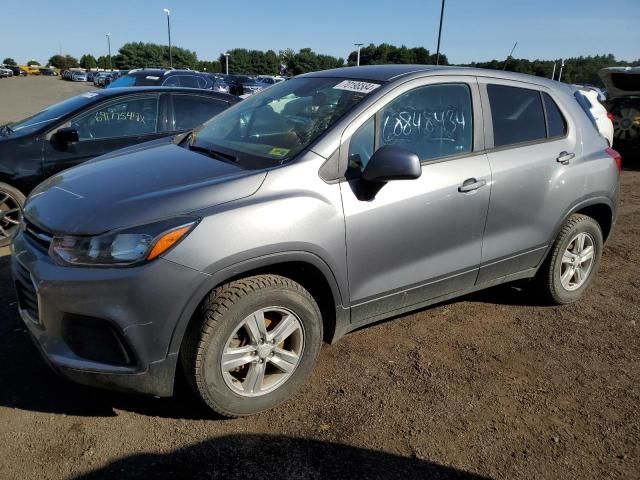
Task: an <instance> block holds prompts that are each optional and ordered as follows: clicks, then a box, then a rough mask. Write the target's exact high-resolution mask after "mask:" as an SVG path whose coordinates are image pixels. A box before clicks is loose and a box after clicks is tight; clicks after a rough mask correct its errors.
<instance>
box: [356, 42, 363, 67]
mask: <svg viewBox="0 0 640 480" xmlns="http://www.w3.org/2000/svg"><path fill="white" fill-rule="evenodd" d="M354 45H355V46H356V47H358V61H357V63H356V67H359V66H360V49H361V48H362V45H363V44H362V43H354Z"/></svg>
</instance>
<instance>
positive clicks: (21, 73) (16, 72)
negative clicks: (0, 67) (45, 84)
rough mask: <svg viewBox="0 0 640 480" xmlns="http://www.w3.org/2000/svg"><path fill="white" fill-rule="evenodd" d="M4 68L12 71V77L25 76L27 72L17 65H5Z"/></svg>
mask: <svg viewBox="0 0 640 480" xmlns="http://www.w3.org/2000/svg"><path fill="white" fill-rule="evenodd" d="M4 68H8V69H9V70H11V71H12V72H13V76H14V77H26V76H27V75H28V74H27V72H25V71H24V70H22V69H21V68H20V67H19V66H17V65H5V66H4Z"/></svg>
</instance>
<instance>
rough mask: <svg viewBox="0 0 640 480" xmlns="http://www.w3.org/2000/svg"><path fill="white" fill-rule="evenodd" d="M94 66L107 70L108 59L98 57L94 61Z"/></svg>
mask: <svg viewBox="0 0 640 480" xmlns="http://www.w3.org/2000/svg"><path fill="white" fill-rule="evenodd" d="M96 64H97V66H98V68H102V69H105V68H109V57H107V56H106V55H100V56H99V57H98V60H96Z"/></svg>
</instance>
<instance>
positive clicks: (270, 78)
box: [256, 75, 284, 85]
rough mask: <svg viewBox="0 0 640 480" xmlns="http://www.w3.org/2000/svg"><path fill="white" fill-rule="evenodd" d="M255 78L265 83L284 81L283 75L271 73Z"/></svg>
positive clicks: (271, 83)
mask: <svg viewBox="0 0 640 480" xmlns="http://www.w3.org/2000/svg"><path fill="white" fill-rule="evenodd" d="M256 80H258V81H259V82H262V83H266V84H267V85H275V84H276V83H280V82H284V77H279V76H273V75H258V76H257V78H256Z"/></svg>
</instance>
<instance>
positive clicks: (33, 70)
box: [20, 65, 40, 75]
mask: <svg viewBox="0 0 640 480" xmlns="http://www.w3.org/2000/svg"><path fill="white" fill-rule="evenodd" d="M20 68H21V69H22V70H24V71H25V72H27V73H28V74H29V75H40V65H20Z"/></svg>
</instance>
